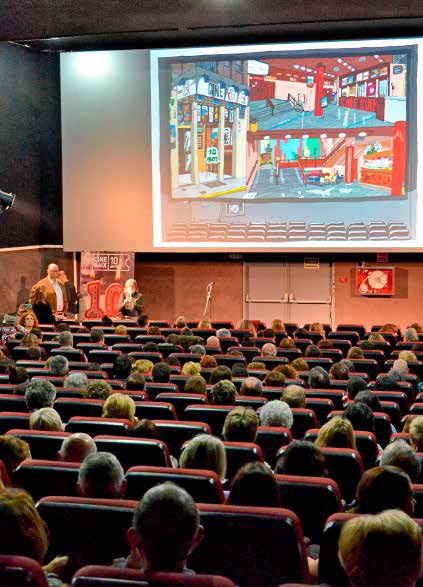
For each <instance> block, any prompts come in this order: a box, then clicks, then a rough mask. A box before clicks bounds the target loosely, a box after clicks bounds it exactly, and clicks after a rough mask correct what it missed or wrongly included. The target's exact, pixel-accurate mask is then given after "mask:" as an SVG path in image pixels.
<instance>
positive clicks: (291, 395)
mask: <svg viewBox="0 0 423 587" xmlns="http://www.w3.org/2000/svg"><path fill="white" fill-rule="evenodd" d="M281 400H282V401H284V402H286V403H287V404H288V406H289V407H290V408H305V406H306V392H305V389H304V387H301V385H295V384H291V385H287V386H286V387H285V389H284V390H283V392H282V397H281Z"/></svg>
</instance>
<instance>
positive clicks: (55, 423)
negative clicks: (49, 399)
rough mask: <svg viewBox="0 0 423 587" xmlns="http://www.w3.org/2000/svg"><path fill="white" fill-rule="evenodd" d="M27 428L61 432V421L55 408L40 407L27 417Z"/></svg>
mask: <svg viewBox="0 0 423 587" xmlns="http://www.w3.org/2000/svg"><path fill="white" fill-rule="evenodd" d="M29 429H30V430H49V431H50V432H62V430H63V423H62V419H61V418H60V416H59V414H58V413H57V412H56V410H55V409H53V408H41V409H39V410H36V411H35V412H32V414H31V416H30V418H29Z"/></svg>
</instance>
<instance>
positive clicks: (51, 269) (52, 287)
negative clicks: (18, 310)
mask: <svg viewBox="0 0 423 587" xmlns="http://www.w3.org/2000/svg"><path fill="white" fill-rule="evenodd" d="M58 274H59V267H58V266H57V265H56V263H50V265H49V266H48V267H47V277H44V279H40V281H37V283H36V284H35V285H34V286H33V287H32V288H31V293H30V295H29V301H30V303H31V304H32V303H33V301H34V294H35V289H36V288H37V287H40V286H44V287H45V300H46V302H47V304H48V305H49V306H50V308H51V311H52V312H53V314H54V315H55V316H56V318H57V317H59V318H60V317H61V316H63V315H65V314H66V312H67V309H68V300H67V297H66V289H65V286H64V284H63V283H62V282H61V281H59V279H58Z"/></svg>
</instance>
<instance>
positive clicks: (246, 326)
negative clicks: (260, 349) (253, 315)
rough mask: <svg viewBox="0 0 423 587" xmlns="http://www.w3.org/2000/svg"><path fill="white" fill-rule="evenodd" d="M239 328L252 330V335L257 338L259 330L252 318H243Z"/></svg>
mask: <svg viewBox="0 0 423 587" xmlns="http://www.w3.org/2000/svg"><path fill="white" fill-rule="evenodd" d="M238 328H240V329H241V330H248V331H249V332H250V336H252V337H253V338H256V336H257V330H256V329H255V327H254V324H253V323H252V322H251V320H241V322H240V323H239V326H238Z"/></svg>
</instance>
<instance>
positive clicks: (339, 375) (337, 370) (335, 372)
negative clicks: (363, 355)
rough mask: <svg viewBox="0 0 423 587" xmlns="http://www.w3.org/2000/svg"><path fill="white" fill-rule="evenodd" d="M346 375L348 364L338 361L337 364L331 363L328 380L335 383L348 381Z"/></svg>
mask: <svg viewBox="0 0 423 587" xmlns="http://www.w3.org/2000/svg"><path fill="white" fill-rule="evenodd" d="M348 373H349V367H348V364H346V363H343V362H342V361H339V362H338V363H333V365H332V367H331V368H330V369H329V379H330V380H335V381H339V380H345V379H348Z"/></svg>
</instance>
